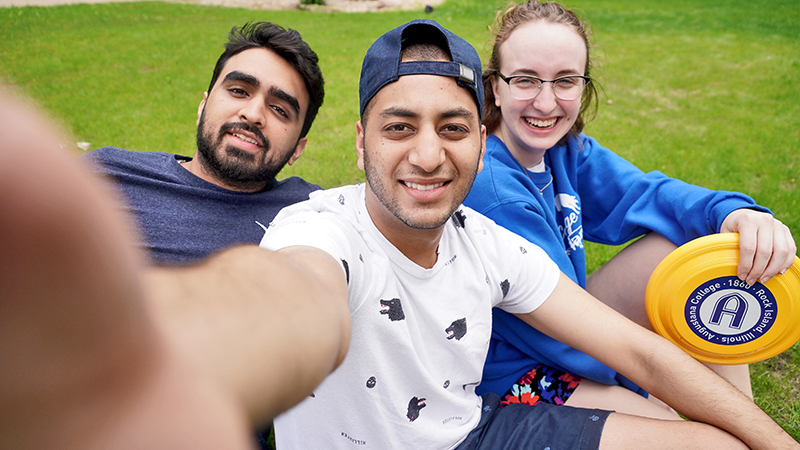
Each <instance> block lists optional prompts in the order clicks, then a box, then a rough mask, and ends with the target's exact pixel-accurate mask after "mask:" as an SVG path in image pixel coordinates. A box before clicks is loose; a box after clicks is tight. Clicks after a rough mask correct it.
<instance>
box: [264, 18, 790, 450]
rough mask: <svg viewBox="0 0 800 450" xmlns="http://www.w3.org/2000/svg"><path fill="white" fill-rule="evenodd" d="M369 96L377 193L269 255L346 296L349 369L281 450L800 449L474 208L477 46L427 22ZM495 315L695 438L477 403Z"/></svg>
mask: <svg viewBox="0 0 800 450" xmlns="http://www.w3.org/2000/svg"><path fill="white" fill-rule="evenodd" d="M359 94H360V101H361V121H360V122H358V123H357V124H356V129H357V138H356V149H357V153H358V165H359V167H360V168H362V169H364V170H365V172H366V179H367V181H366V184H363V185H357V186H346V187H342V188H338V189H332V190H328V191H322V192H317V193H314V194H312V196H311V198H310V200H308V201H306V202H302V203H299V204H296V205H292V206H290V207H287V208H285V209H284V210H282V211H281V213H279V214H278V216H277V217H276V218H275V220H274V222H273V223H272V224H271V226H270V228H269V229H268V230H267V232H266V234H265V236H264V238H263V240H262V242H261V246H262V247H264V248H267V249H270V250H274V251H277V252H278V254H282V255H285V256H287V257H289V259H290V260H293V261H296V262H297V263H298V264H299V265H300V266H306V267H308V268H309V270H311V269H312V268H314V267H315V266H314V264H315V263H316V262H318V261H320V260H324V259H325V257H326V256H327V257H329V258H332V259H331V260H330V261H333V262H337V263H338V264H339V266H340V269H339V270H335V271H334V272H335V273H330V272H329V271H321V272H323V273H325V275H326V277H336V276H338V277H340V279H342V280H343V281H344V282H346V283H347V286H348V291H349V309H350V315H351V326H352V337H351V340H350V345H349V349H348V354H347V356H346V357H345V359H344V362H343V363H342V365H341V366H340V367H339V368H338V369H337V370H336V371H335V372H334V373H333V374H332V375H330V376H329V377H327V378H326V379H325V381H323V382H322V384H321V385H320V386H319V387H318V388H316V389H315V390H314V393H313V394H312V395H310V396H309V397H307V398H306V399H305V400H303V401H302V402H301V403H300V404H299V405H298V406H296V407H294V408H292V409H291V410H289V411H288V412H286V413H284V414H283V415H281V416H279V417H278V418H277V419H276V421H275V429H276V443H277V447H278V448H279V449H282V450H283V449H308V448H329V449H330V448H341V449H350V448H374V449H389V448H403V449H406V448H414V449H417V448H419V449H423V448H430V449H453V448H457V449H459V450H461V449H494V448H500V447H501V446H502V448H525V449H529V448H552V449H558V448H580V449H592V448H615V449H617V448H684V447H697V448H725V449H731V448H744V445H743V444H742V442H741V441H739V440H738V439H736V438H735V437H733V436H732V434H733V435H735V436H737V437H738V438H740V439H741V440H742V441H744V442H745V443H746V444H747V445H749V446H751V447H752V448H767V447H769V448H776V447H777V446H779V445H781V446H782V448H798V447H797V444H796V443H794V442H793V440H792V439H791V438H790V437H789V436H788V435H787V434H786V433H785V432H783V431H782V430H781V429H780V427H778V426H777V425H776V424H775V423H774V422H773V421H772V420H771V419H770V418H769V417H768V416H767V415H766V414H764V413H763V412H762V411H761V410H760V409H759V408H758V407H756V406H755V405H754V404H753V403H752V402H751V401H750V400H748V399H747V398H746V397H745V396H743V395H741V394H740V393H739V392H738V391H736V390H735V389H734V388H733V387H731V386H730V385H729V384H727V383H726V382H725V381H723V380H722V379H721V378H719V377H717V376H716V375H715V374H713V373H712V372H710V371H708V370H705V369H704V368H703V367H701V365H700V364H699V363H697V362H696V361H694V360H693V359H691V358H690V357H688V356H687V355H686V354H685V353H683V352H682V351H680V350H679V349H677V348H676V347H675V346H673V345H672V344H671V343H669V342H667V341H666V340H664V339H662V338H660V337H658V336H657V335H655V334H653V333H651V332H648V331H645V330H644V329H642V328H640V327H638V326H637V325H635V324H633V323H632V322H630V321H628V320H627V319H625V318H623V317H622V316H620V315H618V314H617V313H615V312H614V311H612V310H611V309H609V308H608V307H606V306H605V305H603V304H602V303H600V302H599V301H597V300H596V299H594V298H593V297H591V296H590V295H589V294H587V293H586V292H585V291H583V290H582V289H580V288H579V287H578V286H577V285H575V284H574V283H573V282H571V281H570V280H569V278H567V277H566V276H564V275H563V274H562V273H561V272H560V271H559V270H558V269H557V267H556V266H555V264H554V263H553V262H552V261H550V260H549V259H548V258H547V257H546V255H545V254H544V252H543V251H542V250H541V249H539V248H538V247H536V246H535V245H533V244H530V243H529V242H527V241H526V240H524V239H522V238H520V237H518V236H516V235H514V234H512V233H510V232H508V231H506V230H504V229H503V228H501V227H499V226H497V225H496V224H494V223H493V222H492V221H491V220H489V219H487V218H484V217H482V216H481V215H479V214H478V213H476V212H475V211H473V210H471V209H469V208H466V207H463V206H462V205H461V202H462V201H463V200H464V198H465V196H466V195H467V193H468V191H469V189H470V187H471V185H472V182H473V180H474V177H475V175H476V174H477V172H478V171H480V170H481V168H482V161H481V158H482V156H483V152H484V150H485V140H486V130H485V128H484V127H483V126H482V125H481V122H480V119H481V111H482V103H483V92H482V85H481V77H480V60H479V58H478V55H477V53H476V52H475V50H474V49H473V48H472V46H470V45H469V44H468V43H466V41H464V40H463V39H461V38H459V37H458V36H456V35H454V34H452V33H450V32H449V31H447V30H446V29H444V28H443V27H441V26H440V25H439V24H437V23H436V22H433V21H428V20H418V21H413V22H410V23H408V24H405V25H403V26H400V27H398V28H396V29H394V30H391V31H389V32H388V33H386V34H385V35H383V36H382V37H380V38H379V39H378V40H377V41H376V42H375V43H374V44H373V45H372V46H371V47H370V49H369V50H368V51H367V54H366V56H365V58H364V63H363V66H362V72H361V83H360V89H359ZM312 257H313V258H314V260H309V261H306V259H307V258H312ZM328 267H329V268H330V267H331V264H328ZM493 306H498V307H500V308H503V309H504V310H506V311H509V312H511V313H513V314H516V315H518V316H519V317H520V318H522V319H523V320H525V321H526V322H528V323H529V324H530V325H532V326H534V327H537V328H538V329H540V330H541V331H543V332H545V333H547V334H550V335H552V336H553V337H554V338H556V339H558V340H560V341H562V342H566V343H568V344H569V345H572V346H574V347H575V348H578V349H581V350H583V351H585V352H586V353H588V354H590V355H592V356H594V357H596V358H597V359H599V360H601V361H603V362H605V363H607V364H608V365H610V366H611V367H614V368H615V369H617V370H619V371H620V372H621V373H623V374H625V375H626V376H628V377H629V378H630V379H632V380H633V381H634V382H636V383H638V384H639V385H641V386H643V387H644V388H645V389H646V390H648V391H649V392H652V393H654V394H655V395H656V396H657V397H659V398H662V399H664V400H665V401H666V402H667V403H669V405H670V406H672V407H673V408H675V409H676V410H678V411H679V412H681V413H682V414H684V415H686V416H687V417H690V418H692V419H695V420H697V421H696V422H689V421H659V420H653V419H646V418H642V417H634V416H627V415H623V414H616V413H610V412H608V411H600V410H590V409H578V408H570V407H565V406H555V405H547V404H539V405H536V406H526V405H510V406H507V407H504V408H500V409H498V408H497V405H498V398H497V397H496V396H494V395H493V394H487V395H486V396H484V397H479V396H478V395H477V394H475V386H476V385H477V384H478V383H479V381H480V379H481V371H482V365H483V361H484V358H485V356H486V352H487V349H488V345H489V338H490V335H491V308H492V307H493ZM308 331H309V333H313V331H314V330H312V329H310V330H308ZM703 422H705V423H703ZM707 424H711V425H707ZM712 425H713V426H712ZM722 430H727V431H728V432H725V431H722ZM728 433H731V434H728ZM778 441H780V442H781V444H778V443H777V442H778Z"/></svg>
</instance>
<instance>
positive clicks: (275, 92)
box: [268, 86, 300, 116]
mask: <svg viewBox="0 0 800 450" xmlns="http://www.w3.org/2000/svg"><path fill="white" fill-rule="evenodd" d="M268 93H269V95H271V96H273V97H278V98H279V99H281V100H283V101H284V102H286V103H288V104H289V106H290V107H291V108H292V110H294V113H295V115H297V116H299V115H300V102H298V101H297V98H296V97H295V96H294V95H292V94H290V93H288V92H286V91H284V90H283V89H280V88H277V87H275V86H272V87H270V88H269V91H268Z"/></svg>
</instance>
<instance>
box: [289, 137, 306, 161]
mask: <svg viewBox="0 0 800 450" xmlns="http://www.w3.org/2000/svg"><path fill="white" fill-rule="evenodd" d="M306 143H308V138H305V137H301V138H300V140H299V141H297V145H296V146H295V147H294V153H292V156H290V157H289V161H288V162H287V164H289V165H290V166H291V165H292V164H294V162H295V161H297V158H299V157H300V155H302V154H303V152H304V151H306Z"/></svg>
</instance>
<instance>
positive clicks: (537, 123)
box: [525, 117, 558, 129]
mask: <svg viewBox="0 0 800 450" xmlns="http://www.w3.org/2000/svg"><path fill="white" fill-rule="evenodd" d="M556 122H558V118H555V119H548V120H537V119H532V118H530V117H526V118H525V123H527V124H528V125H530V126H531V127H533V128H542V129H547V128H553V127H554V126H555V125H556Z"/></svg>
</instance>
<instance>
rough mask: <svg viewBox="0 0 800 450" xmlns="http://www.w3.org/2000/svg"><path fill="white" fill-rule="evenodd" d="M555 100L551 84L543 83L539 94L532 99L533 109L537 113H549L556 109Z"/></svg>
mask: <svg viewBox="0 0 800 450" xmlns="http://www.w3.org/2000/svg"><path fill="white" fill-rule="evenodd" d="M556 100H557V99H556V93H555V91H553V83H550V82H548V83H543V84H542V87H541V88H540V89H539V94H538V95H537V96H536V97H535V98H534V99H533V107H534V108H536V109H537V110H539V111H543V112H550V111H552V110H554V109H555V108H556Z"/></svg>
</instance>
